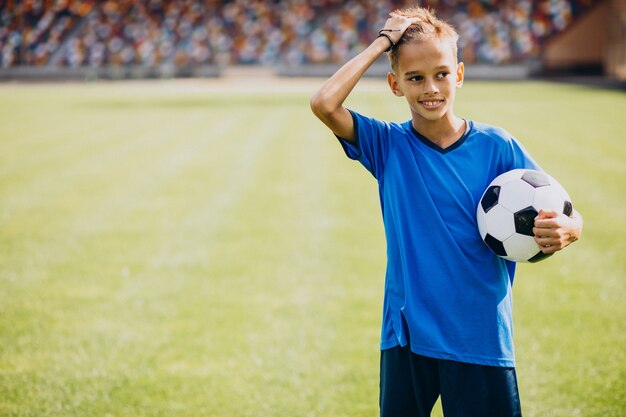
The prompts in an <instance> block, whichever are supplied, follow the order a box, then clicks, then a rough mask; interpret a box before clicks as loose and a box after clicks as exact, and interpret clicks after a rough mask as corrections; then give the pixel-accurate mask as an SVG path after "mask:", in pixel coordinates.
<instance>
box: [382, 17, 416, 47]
mask: <svg viewBox="0 0 626 417" xmlns="http://www.w3.org/2000/svg"><path fill="white" fill-rule="evenodd" d="M389 16H390V17H389V19H387V21H386V22H385V27H384V28H383V29H382V30H381V32H383V33H385V34H387V35H388V36H389V37H390V38H391V41H393V44H394V45H395V44H397V43H398V41H399V40H400V38H401V37H402V35H404V32H405V31H406V30H407V28H408V27H409V26H411V25H412V24H413V23H414V22H417V21H418V20H419V19H418V18H415V17H405V16H402V15H401V14H398V13H396V12H391V13H389Z"/></svg>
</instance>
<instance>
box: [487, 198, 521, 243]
mask: <svg viewBox="0 0 626 417" xmlns="http://www.w3.org/2000/svg"><path fill="white" fill-rule="evenodd" d="M485 220H486V226H487V227H486V229H487V233H489V234H490V235H491V236H493V237H495V238H496V239H498V240H499V241H501V242H502V241H504V240H505V239H506V238H508V237H509V236H511V235H512V234H513V233H515V221H514V220H513V213H512V212H510V211H509V210H507V209H506V208H504V207H502V206H501V205H500V204H498V205H497V206H495V207H493V208H492V209H491V210H489V213H488V215H487V216H486V218H485Z"/></svg>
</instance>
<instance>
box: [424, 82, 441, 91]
mask: <svg viewBox="0 0 626 417" xmlns="http://www.w3.org/2000/svg"><path fill="white" fill-rule="evenodd" d="M424 89H425V91H424V92H425V93H426V94H436V93H438V92H439V89H438V88H437V84H435V82H434V81H433V80H430V81H426V85H425V86H424Z"/></svg>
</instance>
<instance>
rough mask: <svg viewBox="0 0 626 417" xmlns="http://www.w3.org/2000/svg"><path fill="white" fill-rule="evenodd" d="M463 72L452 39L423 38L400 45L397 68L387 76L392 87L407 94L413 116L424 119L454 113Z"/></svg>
mask: <svg viewBox="0 0 626 417" xmlns="http://www.w3.org/2000/svg"><path fill="white" fill-rule="evenodd" d="M463 75H464V66H463V63H457V60H456V56H455V54H454V50H453V46H452V45H451V44H450V42H449V41H446V40H440V39H424V40H419V41H415V42H411V43H407V44H403V45H402V46H401V47H400V49H399V50H398V60H397V68H396V71H395V72H394V73H389V75H388V77H387V79H388V82H389V86H390V87H391V91H392V92H393V93H394V94H395V95H396V96H398V97H402V96H404V97H405V98H406V100H407V102H408V103H409V107H410V108H411V114H412V116H413V120H414V121H415V122H418V123H420V122H422V123H423V122H435V121H439V120H441V119H443V118H450V120H451V118H453V117H454V113H453V111H452V106H453V104H454V97H455V93H456V89H457V88H460V87H461V85H463Z"/></svg>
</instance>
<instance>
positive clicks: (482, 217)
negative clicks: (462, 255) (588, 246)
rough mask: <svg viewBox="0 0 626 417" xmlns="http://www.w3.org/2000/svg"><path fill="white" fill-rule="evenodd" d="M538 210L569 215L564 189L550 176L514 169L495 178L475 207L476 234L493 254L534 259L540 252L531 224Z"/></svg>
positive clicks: (566, 195)
mask: <svg viewBox="0 0 626 417" xmlns="http://www.w3.org/2000/svg"><path fill="white" fill-rule="evenodd" d="M539 210H547V211H556V212H560V213H563V214H565V215H566V216H569V215H571V214H572V210H573V206H572V200H571V198H570V197H569V195H568V194H567V191H565V189H564V188H563V187H562V186H561V184H559V183H558V182H557V181H556V180H555V179H554V178H552V177H551V176H550V175H548V174H546V173H544V172H540V171H534V170H530V169H514V170H512V171H509V172H505V173H504V174H502V175H499V176H498V177H496V178H495V179H494V180H493V181H492V182H491V184H489V186H488V187H487V189H486V190H485V192H484V193H483V196H482V197H481V198H480V204H478V208H477V210H476V217H477V221H478V230H479V231H480V237H481V238H482V239H483V241H484V242H485V243H486V244H487V246H489V248H490V249H491V250H492V251H493V253H495V254H496V255H498V256H500V257H503V258H505V259H508V260H510V261H518V262H538V261H541V260H543V259H545V258H547V257H548V256H550V255H551V254H544V253H543V252H541V250H540V249H539V245H537V242H535V239H534V234H533V227H534V225H535V217H536V216H537V214H538V213H539Z"/></svg>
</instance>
